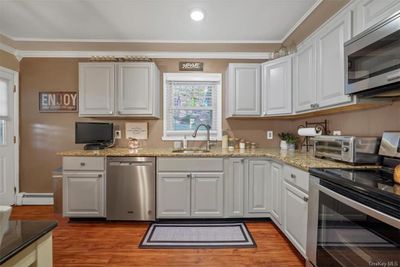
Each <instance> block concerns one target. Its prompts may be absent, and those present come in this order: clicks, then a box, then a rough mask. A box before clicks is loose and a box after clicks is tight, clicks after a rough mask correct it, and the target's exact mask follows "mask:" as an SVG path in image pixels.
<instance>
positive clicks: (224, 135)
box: [222, 130, 229, 149]
mask: <svg viewBox="0 0 400 267" xmlns="http://www.w3.org/2000/svg"><path fill="white" fill-rule="evenodd" d="M228 147H229V135H228V132H227V131H226V130H225V131H223V132H222V148H223V149H227V148H228Z"/></svg>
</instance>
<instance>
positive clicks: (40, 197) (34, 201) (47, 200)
mask: <svg viewBox="0 0 400 267" xmlns="http://www.w3.org/2000/svg"><path fill="white" fill-rule="evenodd" d="M16 204H17V205H19V206H21V205H53V204H54V199H53V193H18V194H17V196H16Z"/></svg>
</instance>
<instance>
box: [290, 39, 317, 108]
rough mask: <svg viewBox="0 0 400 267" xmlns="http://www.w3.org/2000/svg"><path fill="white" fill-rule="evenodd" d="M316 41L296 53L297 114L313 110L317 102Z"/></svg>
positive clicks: (294, 72) (295, 93)
mask: <svg viewBox="0 0 400 267" xmlns="http://www.w3.org/2000/svg"><path fill="white" fill-rule="evenodd" d="M316 64H317V62H316V60H315V42H314V40H311V41H309V42H308V43H307V44H304V45H303V46H302V47H301V48H300V49H299V51H298V52H297V53H296V56H295V58H294V68H293V104H294V110H295V112H301V111H307V110H311V109H313V106H314V104H315V103H316V102H317V91H316Z"/></svg>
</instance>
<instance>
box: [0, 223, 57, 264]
mask: <svg viewBox="0 0 400 267" xmlns="http://www.w3.org/2000/svg"><path fill="white" fill-rule="evenodd" d="M56 226H57V222H56V221H9V222H8V230H7V231H6V232H5V233H4V235H3V236H1V235H0V265H1V264H3V263H5V262H6V261H8V260H9V259H11V258H12V257H13V256H15V255H16V254H18V253H19V252H21V251H22V250H23V249H24V248H26V247H28V246H29V245H30V244H32V243H33V242H35V241H36V240H38V239H39V238H41V237H42V236H44V235H45V234H47V233H48V232H50V231H52V230H53V229H54V228H55V227H56Z"/></svg>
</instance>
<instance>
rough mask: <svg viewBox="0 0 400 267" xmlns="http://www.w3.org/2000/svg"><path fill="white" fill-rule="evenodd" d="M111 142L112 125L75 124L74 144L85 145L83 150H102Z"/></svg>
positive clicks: (101, 123) (112, 137)
mask: <svg viewBox="0 0 400 267" xmlns="http://www.w3.org/2000/svg"><path fill="white" fill-rule="evenodd" d="M113 141H114V125H113V124H112V123H103V122H75V144H85V147H84V149H85V150H96V149H104V148H106V147H107V146H109V145H110V144H112V143H113Z"/></svg>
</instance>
